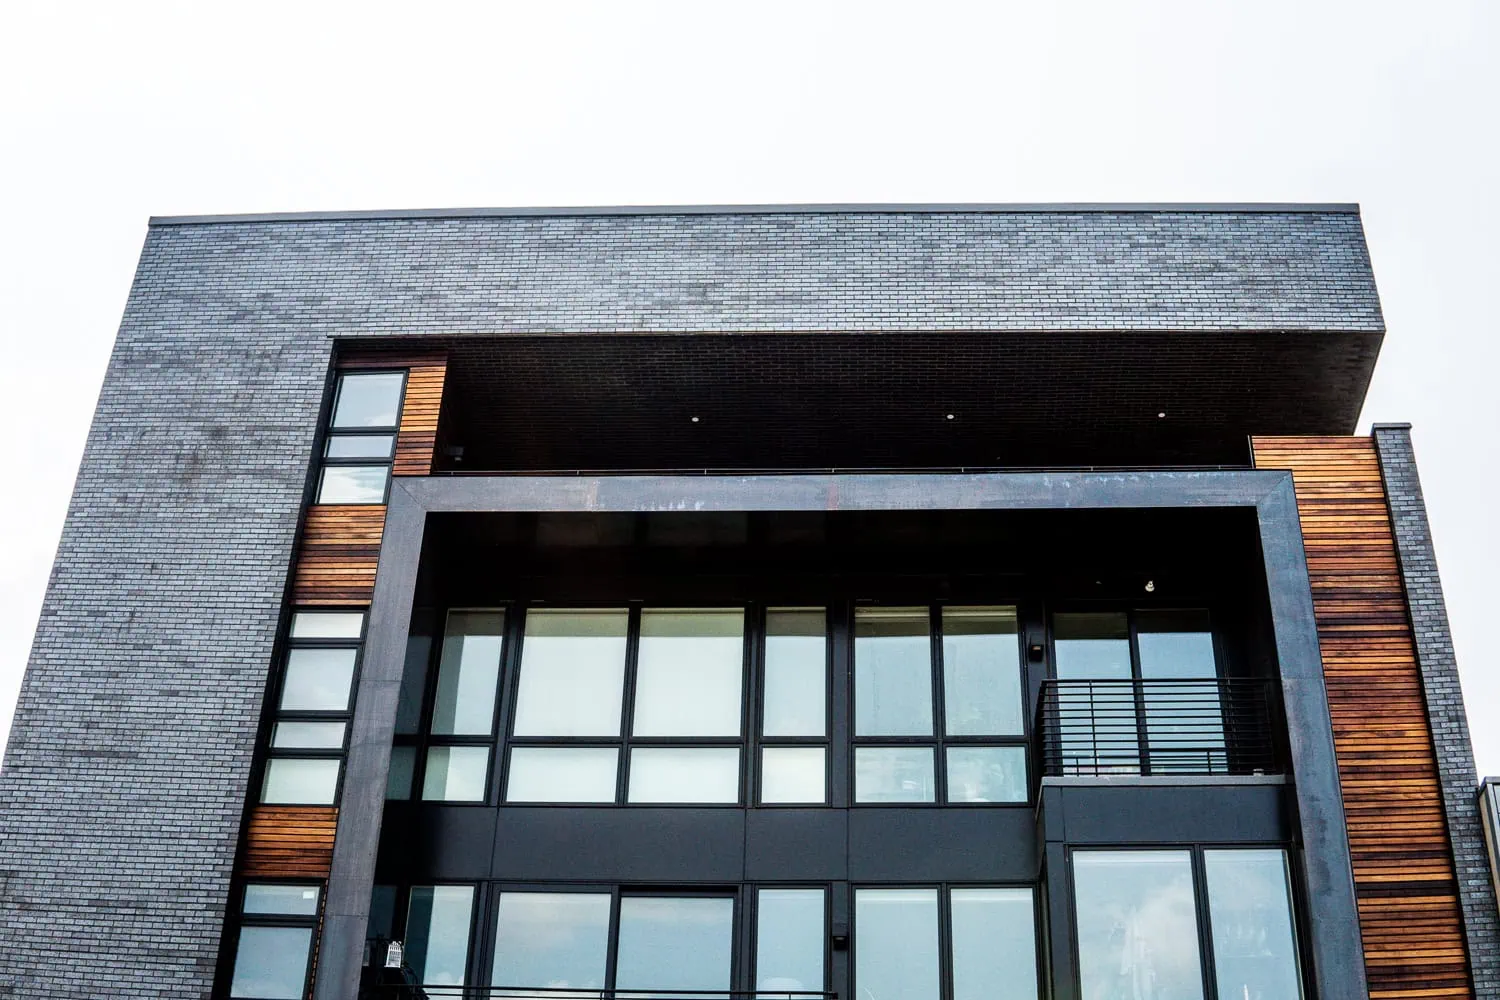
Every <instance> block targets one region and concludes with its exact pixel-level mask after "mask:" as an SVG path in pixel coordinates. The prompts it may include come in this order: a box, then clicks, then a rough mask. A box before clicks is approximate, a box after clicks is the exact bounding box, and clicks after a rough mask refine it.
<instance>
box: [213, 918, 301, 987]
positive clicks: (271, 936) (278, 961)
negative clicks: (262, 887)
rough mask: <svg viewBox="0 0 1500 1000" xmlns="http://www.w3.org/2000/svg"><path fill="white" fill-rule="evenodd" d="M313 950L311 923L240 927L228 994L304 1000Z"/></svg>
mask: <svg viewBox="0 0 1500 1000" xmlns="http://www.w3.org/2000/svg"><path fill="white" fill-rule="evenodd" d="M311 950H312V928H311V927H241V928H240V943H239V950H238V951H236V952H235V956H234V981H233V982H232V983H231V984H230V987H229V995H230V996H231V997H254V998H256V1000H301V997H302V990H303V987H304V986H305V985H306V982H307V956H308V952H310V951H311Z"/></svg>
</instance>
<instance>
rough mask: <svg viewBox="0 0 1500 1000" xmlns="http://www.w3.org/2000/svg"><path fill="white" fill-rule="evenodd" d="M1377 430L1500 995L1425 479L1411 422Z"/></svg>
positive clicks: (1450, 817) (1483, 937)
mask: <svg viewBox="0 0 1500 1000" xmlns="http://www.w3.org/2000/svg"><path fill="white" fill-rule="evenodd" d="M1373 435H1374V438H1375V447H1376V450H1377V451H1378V452H1379V455H1380V470H1381V476H1382V478H1383V479H1384V481H1385V490H1386V496H1387V498H1388V500H1389V503H1390V508H1391V521H1392V524H1393V526H1394V528H1395V534H1396V550H1397V553H1398V555H1399V557H1400V564H1401V579H1402V583H1403V585H1404V586H1405V589H1406V601H1407V606H1408V608H1409V609H1410V613H1411V624H1412V631H1413V633H1414V635H1415V637H1416V644H1417V660H1418V662H1419V664H1420V665H1421V671H1422V688H1423V694H1424V695H1425V697H1426V701H1427V720H1428V724H1429V725H1430V726H1431V728H1432V740H1433V744H1434V746H1435V747H1436V749H1437V764H1438V781H1439V784H1440V785H1441V787H1442V793H1443V811H1444V813H1445V814H1446V818H1447V823H1448V838H1449V840H1450V841H1451V843H1452V849H1453V860H1454V865H1455V868H1456V870H1457V874H1458V891H1459V902H1460V903H1461V905H1462V907H1463V915H1464V931H1465V935H1466V938H1467V943H1468V950H1469V963H1470V967H1471V970H1472V974H1473V977H1474V994H1475V995H1476V996H1480V997H1500V914H1497V912H1496V903H1495V890H1494V884H1493V883H1492V882H1491V881H1490V866H1489V858H1488V856H1487V854H1486V851H1485V844H1484V829H1483V826H1482V825H1481V824H1482V821H1481V819H1480V815H1479V800H1478V790H1479V780H1478V777H1477V775H1476V773H1475V770H1474V748H1473V745H1472V744H1471V743H1470V742H1469V724H1468V719H1467V717H1466V716H1465V714H1464V700H1463V691H1462V690H1461V689H1460V687H1459V681H1458V662H1457V659H1456V658H1455V657H1454V654H1453V636H1452V634H1451V633H1450V632H1449V631H1448V611H1447V608H1446V607H1445V606H1444V604H1443V585H1442V581H1441V580H1439V579H1438V570H1437V557H1436V555H1435V554H1434V552H1433V547H1432V533H1431V530H1430V529H1429V527H1428V523H1427V505H1426V504H1425V503H1424V502H1423V500H1422V484H1421V481H1420V480H1419V479H1418V476H1417V462H1416V456H1415V454H1414V453H1413V451H1412V445H1411V430H1410V428H1409V427H1407V426H1406V425H1380V424H1377V425H1376V426H1375V427H1374V429H1373Z"/></svg>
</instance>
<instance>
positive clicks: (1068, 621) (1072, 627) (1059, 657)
mask: <svg viewBox="0 0 1500 1000" xmlns="http://www.w3.org/2000/svg"><path fill="white" fill-rule="evenodd" d="M1052 649H1053V655H1054V657H1055V658H1056V661H1057V662H1056V667H1057V677H1058V679H1059V680H1069V681H1071V680H1126V681H1128V680H1130V677H1131V673H1130V623H1129V619H1127V618H1126V616H1125V613H1124V612H1119V613H1115V612H1108V613H1092V612H1091V613H1088V614H1061V615H1053V616H1052Z"/></svg>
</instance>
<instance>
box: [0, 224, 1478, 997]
mask: <svg viewBox="0 0 1500 1000" xmlns="http://www.w3.org/2000/svg"><path fill="white" fill-rule="evenodd" d="M1384 332H1385V331H1384V323H1383V320H1382V316H1381V311H1380V305H1379V301H1378V297H1377V294H1376V289H1375V283H1374V279H1373V275H1372V271H1371V266H1370V261H1369V256H1368V253H1367V250H1366V247H1365V242H1364V237H1363V231H1362V228H1361V225H1360V220H1359V214H1358V211H1357V209H1356V208H1354V207H1352V206H1340V205H1331V206H1330V205H1221V206H1170V205H1125V206H1067V205H1063V206H1041V205H1038V206H800V207H799V206H792V207H764V208H665V209H601V210H581V209H574V210H495V211H483V210H481V211H453V212H391V213H359V214H329V215H292V216H229V217H202V218H168V219H156V220H153V222H152V225H151V228H150V231H149V234H148V236H147V240H146V245H145V248H144V250H143V253H142V257H141V262H140V266H139V269H138V272H137V275H136V280H135V284H134V286H133V289H132V292H131V295H130V299H129V302H128V303H127V306H126V310H125V316H124V321H123V323H122V326H121V329H120V333H119V337H118V339H117V342H116V346H115V351H114V355H113V357H112V359H111V363H110V367H109V372H108V375H107V377H106V380H105V384H104V388H103V391H102V394H101V397H100V401H99V407H98V411H97V414H96V417H95V421H94V426H93V429H92V432H91V434H90V437H89V441H88V446H87V450H86V452H85V456H84V461H83V465H82V468H81V470H80V473H79V479H78V484H77V487H76V490H75V494H74V498H73V503H72V507H71V509H70V512H69V516H68V520H67V524H66V527H65V529H64V533H63V539H62V543H61V546H60V549H59V552H58V557H57V563H56V567H55V569H54V572H53V576H52V580H51V582H50V585H49V588H48V593H47V598H46V602H45V605H44V608H43V612H42V617H41V622H40V625H39V628H38V631H37V635H36V640H35V644H34V647H33V651H32V659H31V663H30V665H29V668H28V672H27V674H26V679H25V682H24V685H23V690H22V694H21V700H20V705H19V708H18V711H17V715H16V720H15V723H14V728H13V730H12V736H11V740H10V746H9V747H8V749H7V753H6V758H5V765H4V770H3V772H0V996H14V997H27V998H33V997H37V998H40V997H47V998H53V997H68V996H80V997H83V996H88V997H93V996H143V997H164V998H165V997H215V998H229V997H233V998H255V1000H272V998H299V997H310V998H315V1000H353V998H355V997H370V998H392V1000H394V998H399V997H417V996H424V995H425V996H428V997H440V996H453V997H458V996H463V997H539V998H545V997H580V996H587V997H606V998H608V997H647V996H665V997H694V998H705V1000H707V998H713V997H731V996H751V995H759V996H764V997H767V998H787V1000H793V998H809V1000H810V998H814V997H826V996H834V995H836V996H837V997H839V998H844V1000H848V998H854V997H858V998H861V1000H1017V998H1025V1000H1033V998H1057V1000H1189V998H1191V1000H1200V998H1217V1000H1231V998H1232V1000H1286V998H1295V997H1306V998H1316V1000H1352V998H1356V997H1358V998H1366V997H1368V998H1392V1000H1394V998H1414V997H1423V998H1461V997H1462V998H1467V997H1494V996H1500V941H1497V914H1496V903H1495V891H1494V887H1493V883H1492V881H1491V878H1490V867H1489V864H1488V860H1487V856H1486V842H1485V835H1484V832H1483V826H1482V822H1481V816H1480V809H1479V799H1478V797H1477V789H1476V779H1475V775H1474V768H1473V760H1472V752H1471V749H1470V746H1469V740H1468V732H1467V728H1466V722H1465V716H1464V709H1463V703H1462V697H1461V694H1460V691H1459V686H1458V678H1457V671H1456V666H1455V663H1454V658H1453V650H1452V645H1451V642H1450V639H1449V635H1448V627H1447V621H1446V616H1445V612H1444V609H1443V601H1442V593H1441V588H1440V584H1439V581H1438V576H1437V571H1436V565H1435V560H1434V557H1433V551H1432V544H1431V539H1430V536H1429V533H1428V529H1427V521H1426V514H1425V510H1424V507H1423V503H1422V496H1421V489H1420V486H1419V483H1418V479H1417V472H1416V466H1415V463H1414V459H1413V454H1412V448H1411V441H1410V437H1409V433H1408V429H1407V428H1406V427H1405V426H1403V425H1377V426H1376V428H1375V429H1374V431H1373V432H1372V434H1371V435H1370V436H1355V435H1354V430H1355V425H1356V421H1357V417H1358V414H1359V410H1360V406H1361V404H1362V401H1363V397H1364V393H1365V390H1366V387H1367V385H1368V383H1369V379H1370V376H1371V373H1372V370H1373V367H1374V365H1375V361H1376V355H1377V353H1378V349H1379V346H1380V342H1381V340H1382V338H1383V336H1384Z"/></svg>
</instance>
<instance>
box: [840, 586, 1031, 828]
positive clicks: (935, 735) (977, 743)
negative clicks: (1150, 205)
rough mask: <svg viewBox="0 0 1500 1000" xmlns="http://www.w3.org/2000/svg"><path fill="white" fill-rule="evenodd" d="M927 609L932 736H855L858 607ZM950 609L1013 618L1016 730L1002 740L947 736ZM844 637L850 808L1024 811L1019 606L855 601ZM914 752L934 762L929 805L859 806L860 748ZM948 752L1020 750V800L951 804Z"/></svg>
mask: <svg viewBox="0 0 1500 1000" xmlns="http://www.w3.org/2000/svg"><path fill="white" fill-rule="evenodd" d="M923 607H925V608H926V610H927V639H928V644H929V648H930V652H929V654H928V678H929V679H928V683H929V685H930V686H931V687H930V690H931V698H932V701H931V704H932V735H930V736H859V735H856V733H855V712H856V710H857V707H856V699H857V698H858V691H857V690H856V688H857V685H858V668H857V665H856V657H857V656H858V634H857V631H856V629H857V619H858V613H859V610H860V609H862V608H893V609H894V608H923ZM948 608H954V609H960V608H975V609H977V608H1009V609H1010V610H1012V611H1013V612H1014V614H1015V618H1016V661H1015V663H1016V670H1017V676H1018V678H1019V680H1020V686H1019V691H1020V697H1021V705H1020V708H1021V731H1020V732H1019V733H1012V734H1008V735H1003V736H984V735H965V736H952V735H949V734H948V732H947V705H946V701H947V694H946V691H945V689H944V684H943V681H944V668H945V663H944V651H943V611H944V609H948ZM848 633H849V664H848V671H849V697H848V706H847V712H848V718H849V748H848V754H849V788H848V795H849V805H850V806H851V807H854V808H861V809H869V808H876V809H881V808H884V809H890V808H901V809H907V808H911V809H932V808H941V809H1015V808H1020V807H1028V806H1030V805H1031V803H1032V800H1033V793H1032V780H1031V775H1032V768H1033V761H1032V747H1031V736H1032V734H1031V730H1032V718H1031V714H1032V713H1031V711H1030V710H1029V706H1030V704H1031V697H1030V694H1029V687H1028V674H1027V666H1026V619H1025V616H1024V609H1023V607H1022V605H1021V604H1020V603H1019V602H1015V601H1012V602H998V603H984V602H981V601H969V600H963V601H956V600H944V601H925V602H924V601H911V602H897V601H890V602H886V601H871V600H860V601H856V602H854V604H853V606H852V608H851V610H850V613H849V620H848ZM886 746H889V747H913V748H929V747H930V748H931V749H932V752H933V753H932V761H933V765H932V766H933V771H934V773H933V784H932V801H930V802H904V801H902V802H861V801H859V798H858V795H857V790H856V787H855V780H856V771H857V768H856V765H855V760H856V756H857V754H858V751H859V749H860V748H862V747H886ZM949 747H960V748H962V747H975V748H1012V749H1019V750H1020V751H1021V753H1022V756H1023V759H1024V766H1025V775H1024V777H1025V788H1026V795H1025V797H1023V798H1021V799H1017V800H1015V801H1011V802H964V801H950V800H949V797H948V748H949Z"/></svg>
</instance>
